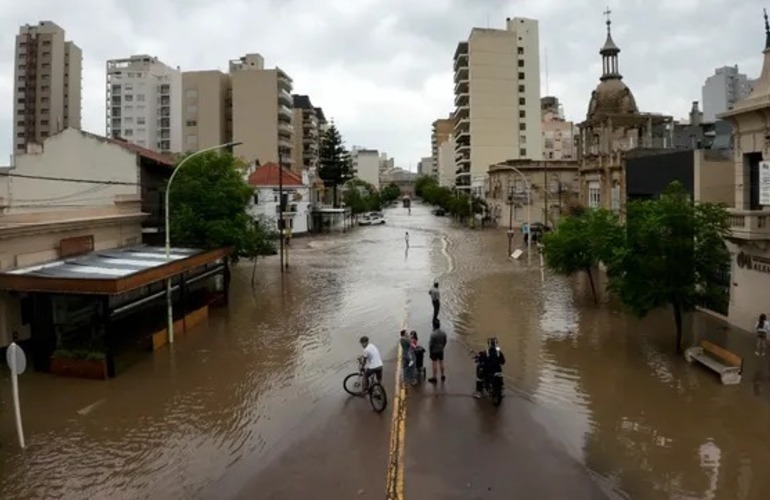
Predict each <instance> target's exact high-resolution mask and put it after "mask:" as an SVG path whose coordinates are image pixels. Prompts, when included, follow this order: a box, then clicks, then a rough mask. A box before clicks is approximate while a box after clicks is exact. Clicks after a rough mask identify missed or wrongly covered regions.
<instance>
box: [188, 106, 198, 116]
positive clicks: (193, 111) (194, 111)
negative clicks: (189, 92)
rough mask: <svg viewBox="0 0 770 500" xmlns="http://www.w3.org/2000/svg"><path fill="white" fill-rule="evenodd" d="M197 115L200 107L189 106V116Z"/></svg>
mask: <svg viewBox="0 0 770 500" xmlns="http://www.w3.org/2000/svg"><path fill="white" fill-rule="evenodd" d="M197 113H198V106H195V105H194V104H191V105H189V106H187V114H188V115H195V114H197Z"/></svg>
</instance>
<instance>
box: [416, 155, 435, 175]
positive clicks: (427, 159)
mask: <svg viewBox="0 0 770 500" xmlns="http://www.w3.org/2000/svg"><path fill="white" fill-rule="evenodd" d="M433 172H434V167H433V156H423V157H422V158H420V161H418V162H417V174H418V175H427V176H431V177H432V176H433Z"/></svg>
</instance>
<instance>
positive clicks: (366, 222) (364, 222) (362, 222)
mask: <svg viewBox="0 0 770 500" xmlns="http://www.w3.org/2000/svg"><path fill="white" fill-rule="evenodd" d="M358 225H359V226H371V225H372V218H371V217H370V216H369V214H364V215H362V216H361V218H360V219H358Z"/></svg>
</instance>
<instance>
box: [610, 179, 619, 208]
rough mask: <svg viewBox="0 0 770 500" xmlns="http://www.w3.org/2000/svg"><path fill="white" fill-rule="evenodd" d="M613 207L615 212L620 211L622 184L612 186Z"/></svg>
mask: <svg viewBox="0 0 770 500" xmlns="http://www.w3.org/2000/svg"><path fill="white" fill-rule="evenodd" d="M610 196H611V198H610V200H611V209H612V211H613V212H614V213H616V214H617V213H620V184H615V185H614V186H612V192H611V193H610Z"/></svg>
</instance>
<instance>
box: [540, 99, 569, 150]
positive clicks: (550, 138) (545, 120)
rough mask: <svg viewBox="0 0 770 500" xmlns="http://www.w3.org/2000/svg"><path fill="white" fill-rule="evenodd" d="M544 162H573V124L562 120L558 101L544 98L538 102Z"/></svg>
mask: <svg viewBox="0 0 770 500" xmlns="http://www.w3.org/2000/svg"><path fill="white" fill-rule="evenodd" d="M540 110H541V113H542V131H543V159H544V160H575V159H577V154H576V151H575V134H576V132H577V130H576V128H575V124H574V123H572V122H571V121H567V120H566V119H565V118H564V109H563V108H562V106H561V104H560V103H559V99H558V98H556V97H554V96H546V97H543V98H542V99H541V100H540Z"/></svg>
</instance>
